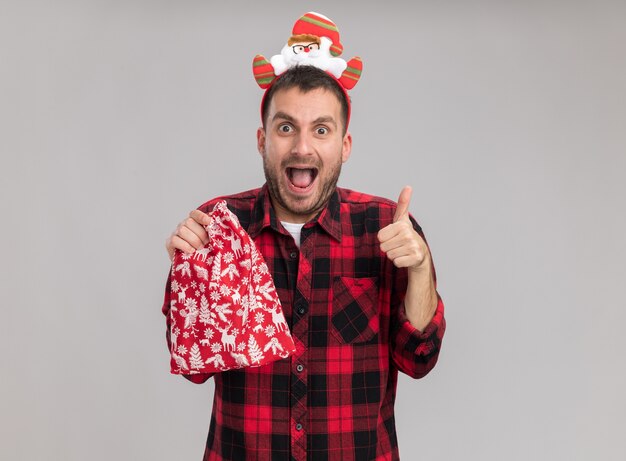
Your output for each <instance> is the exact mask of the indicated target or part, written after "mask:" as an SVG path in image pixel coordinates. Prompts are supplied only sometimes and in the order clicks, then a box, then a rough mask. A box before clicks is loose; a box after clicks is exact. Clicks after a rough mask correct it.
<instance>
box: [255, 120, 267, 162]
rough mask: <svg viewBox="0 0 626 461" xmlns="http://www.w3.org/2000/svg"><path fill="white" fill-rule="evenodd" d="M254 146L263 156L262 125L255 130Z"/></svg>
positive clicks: (263, 130)
mask: <svg viewBox="0 0 626 461" xmlns="http://www.w3.org/2000/svg"><path fill="white" fill-rule="evenodd" d="M256 148H257V150H258V151H259V154H261V157H263V156H264V155H265V128H263V127H262V126H260V127H259V128H258V130H256Z"/></svg>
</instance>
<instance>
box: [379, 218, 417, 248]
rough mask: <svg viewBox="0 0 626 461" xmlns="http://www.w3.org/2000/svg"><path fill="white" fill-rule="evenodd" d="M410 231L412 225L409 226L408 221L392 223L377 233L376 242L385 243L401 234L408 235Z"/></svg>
mask: <svg viewBox="0 0 626 461" xmlns="http://www.w3.org/2000/svg"><path fill="white" fill-rule="evenodd" d="M412 231H413V225H412V224H410V221H398V222H394V223H392V224H389V225H387V226H385V227H383V228H382V229H381V230H379V231H378V241H379V242H381V243H382V242H386V241H388V240H391V239H392V238H394V237H396V236H398V235H400V234H402V233H405V234H407V235H410V234H411V232H412Z"/></svg>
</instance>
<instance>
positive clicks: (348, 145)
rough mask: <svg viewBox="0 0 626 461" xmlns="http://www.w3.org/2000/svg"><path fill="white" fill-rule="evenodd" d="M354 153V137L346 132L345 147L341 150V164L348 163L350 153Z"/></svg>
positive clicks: (344, 136) (344, 137)
mask: <svg viewBox="0 0 626 461" xmlns="http://www.w3.org/2000/svg"><path fill="white" fill-rule="evenodd" d="M351 152H352V135H351V134H350V133H349V132H347V131H346V134H345V135H343V145H342V148H341V162H342V163H346V162H347V161H348V159H349V158H350V153H351Z"/></svg>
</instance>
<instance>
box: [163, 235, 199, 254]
mask: <svg viewBox="0 0 626 461" xmlns="http://www.w3.org/2000/svg"><path fill="white" fill-rule="evenodd" d="M165 248H167V253H168V254H169V256H170V260H173V259H174V252H175V251H176V250H180V251H182V252H184V253H187V254H191V253H193V252H194V251H196V249H195V248H194V247H192V246H191V245H190V244H189V243H187V242H186V241H185V240H183V239H182V238H180V237H179V236H178V235H175V234H174V235H172V236H171V237H170V238H169V239H168V240H167V243H166V244H165Z"/></svg>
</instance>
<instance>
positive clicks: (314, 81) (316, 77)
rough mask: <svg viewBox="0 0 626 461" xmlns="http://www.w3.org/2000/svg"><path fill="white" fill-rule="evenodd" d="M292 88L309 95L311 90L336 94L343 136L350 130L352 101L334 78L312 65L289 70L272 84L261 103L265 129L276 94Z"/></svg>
mask: <svg viewBox="0 0 626 461" xmlns="http://www.w3.org/2000/svg"><path fill="white" fill-rule="evenodd" d="M291 88H298V89H299V90H300V91H302V92H303V93H308V92H309V91H311V90H316V89H318V88H322V89H325V90H327V91H330V92H331V93H332V94H334V95H335V96H336V97H337V99H338V100H339V103H340V104H341V121H342V123H343V134H345V133H346V130H347V129H348V114H349V112H350V101H349V100H348V96H347V94H346V92H345V90H343V88H341V87H340V84H339V83H338V82H337V81H336V80H335V79H334V78H333V77H332V76H330V75H329V74H327V73H326V72H324V71H323V70H321V69H318V68H317V67H314V66H310V65H302V66H295V67H292V68H290V69H288V70H287V71H286V72H285V73H284V74H281V75H280V76H279V77H278V78H277V79H276V80H275V81H274V82H273V83H272V86H270V87H269V88H268V89H267V91H266V93H265V95H264V96H263V101H262V102H261V104H262V105H261V118H262V121H263V127H264V128H265V125H266V122H267V110H268V107H269V105H270V103H271V102H272V98H273V97H274V93H276V92H278V91H281V90H290V89H291Z"/></svg>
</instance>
